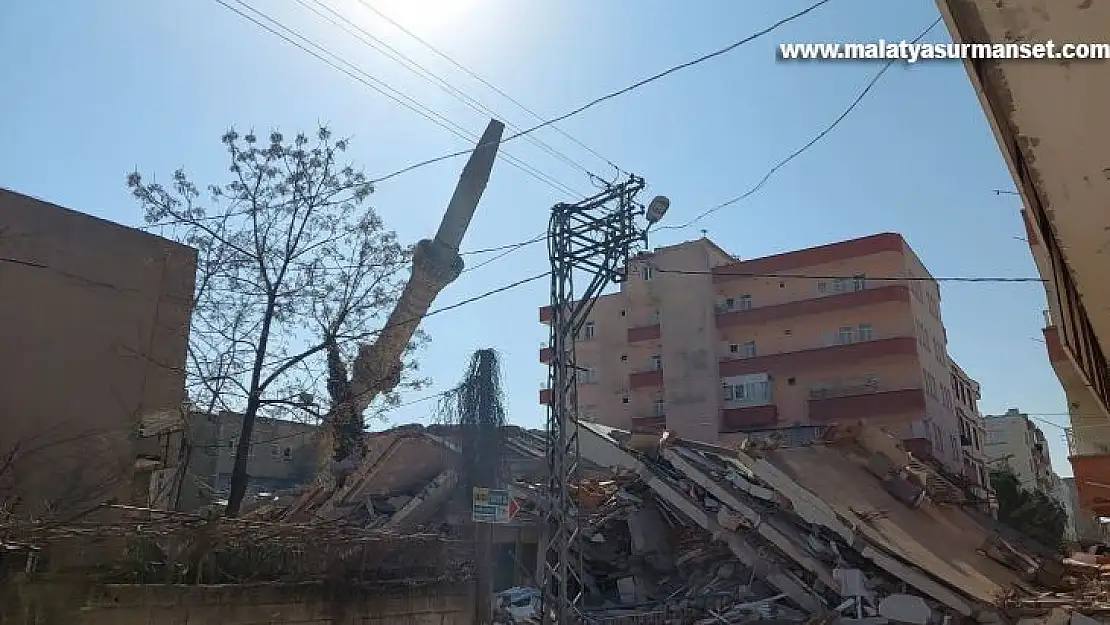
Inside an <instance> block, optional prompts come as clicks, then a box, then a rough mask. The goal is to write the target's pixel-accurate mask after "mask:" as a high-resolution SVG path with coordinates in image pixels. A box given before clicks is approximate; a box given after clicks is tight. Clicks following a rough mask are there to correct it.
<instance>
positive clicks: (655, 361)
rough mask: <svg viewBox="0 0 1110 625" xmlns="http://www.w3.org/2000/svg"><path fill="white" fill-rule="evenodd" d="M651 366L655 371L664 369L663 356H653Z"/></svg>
mask: <svg viewBox="0 0 1110 625" xmlns="http://www.w3.org/2000/svg"><path fill="white" fill-rule="evenodd" d="M651 368H652V369H653V370H655V371H662V370H663V357H662V356H660V355H659V354H656V355H654V356H652V357H651Z"/></svg>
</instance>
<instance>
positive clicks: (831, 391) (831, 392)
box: [809, 380, 879, 399]
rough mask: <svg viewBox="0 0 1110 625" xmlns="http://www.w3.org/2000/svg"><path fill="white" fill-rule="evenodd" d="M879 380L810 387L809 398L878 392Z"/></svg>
mask: <svg viewBox="0 0 1110 625" xmlns="http://www.w3.org/2000/svg"><path fill="white" fill-rule="evenodd" d="M878 392H879V382H878V381H877V380H876V381H875V382H865V383H863V384H848V385H844V386H837V387H833V388H815V389H810V391H809V398H810V399H832V398H834V397H849V396H852V395H866V394H868V393H878Z"/></svg>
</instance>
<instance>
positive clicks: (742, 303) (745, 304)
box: [737, 294, 752, 310]
mask: <svg viewBox="0 0 1110 625" xmlns="http://www.w3.org/2000/svg"><path fill="white" fill-rule="evenodd" d="M737 304H738V305H739V307H740V310H751V309H752V296H751V295H748V294H744V295H741V296H740V299H739V300H738V301H737Z"/></svg>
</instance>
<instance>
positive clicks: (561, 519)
mask: <svg viewBox="0 0 1110 625" xmlns="http://www.w3.org/2000/svg"><path fill="white" fill-rule="evenodd" d="M643 189H644V180H643V179H642V178H638V177H636V176H629V178H628V180H626V181H625V182H622V183H620V184H617V185H610V186H608V188H606V189H605V190H604V191H602V192H601V193H598V194H597V195H594V196H593V197H590V198H586V199H585V200H582V201H580V202H578V203H575V204H557V205H556V206H554V207H553V208H552V209H551V220H550V222H549V225H548V230H547V243H548V251H549V253H550V258H551V308H552V319H551V343H550V347H551V351H552V357H551V365H550V372H549V374H548V377H549V382H550V387H551V403H550V404H549V406H548V413H547V414H548V417H547V436H548V441H547V465H548V476H549V482H548V501H547V504H548V505H547V509H546V511H545V512H546V517H547V518H546V521H547V524H546V530H547V545H546V551H545V553H544V559H543V563H544V569H543V572H542V577H543V603H542V613H543V622H544V623H545V624H551V623H557V624H558V625H570V624H572V623H573V624H577V623H581V622H582V620H583V619H582V607H581V599H582V592H583V588H582V551H581V549H580V546H579V539H580V534H579V523H578V506H577V505H576V503H575V502H574V501H573V500H572V498H571V494H570V485H571V484H574V483H576V482H577V476H578V461H579V456H578V379H577V374H576V372H577V366H576V364H575V353H574V341H575V337H576V336H577V335H578V332H579V330H581V328H582V326H583V324H585V322H586V319H587V317H588V316H589V314H590V310H591V309H592V308H593V305H594V303H595V302H596V301H597V298H598V297H600V295H601V292H602V290H603V289H605V287H606V286H608V285H609V284H611V283H613V282H620V281H622V280H623V279H624V277H625V272H626V270H627V266H628V261H629V259H630V257H631V254H632V250H633V247H634V246H635V247H638V246H639V245H640V244H642V245H644V246H645V247H646V245H647V228H646V227H640V226H638V225H637V223H636V222H637V221H638V218H639V217H646V220H647V225H648V226H650V225H651V224H653V223H655V222H656V221H659V219H660V218H662V217H663V214H664V213H666V211H667V208H668V207H669V206H670V201H669V200H667V199H666V198H665V197H657V198H655V199H654V200H652V202H651V204H650V206H649V207H648V208H647V209H646V210H645V209H644V207H643V206H642V205H640V204H639V203H637V202H636V196H637V195H638V194H639V193H640V191H642V190H643ZM576 275H579V276H580V277H582V278H584V279H585V284H586V287H585V289H583V290H582V292H581V294H576V293H575V276H576Z"/></svg>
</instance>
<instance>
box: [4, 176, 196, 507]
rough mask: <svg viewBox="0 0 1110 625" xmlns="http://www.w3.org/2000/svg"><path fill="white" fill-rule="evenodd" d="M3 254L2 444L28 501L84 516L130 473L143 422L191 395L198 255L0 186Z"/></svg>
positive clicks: (160, 239)
mask: <svg viewBox="0 0 1110 625" xmlns="http://www.w3.org/2000/svg"><path fill="white" fill-rule="evenodd" d="M0 258H3V259H4V261H3V262H0V293H2V296H0V333H2V336H0V356H2V358H3V362H4V363H5V365H4V367H3V369H4V373H3V376H0V417H2V419H3V424H4V427H3V428H0V450H3V451H5V452H6V451H7V450H10V449H12V448H13V447H19V448H20V449H21V450H22V451H23V452H24V454H23V455H22V456H21V460H20V462H19V463H18V464H17V467H16V472H17V473H18V475H17V476H15V477H16V481H18V482H19V485H20V487H21V488H22V489H23V490H24V493H25V497H24V499H23V502H24V504H26V505H28V506H31V507H33V508H41V507H42V505H44V503H45V502H46V501H48V500H59V501H62V502H63V504H64V505H65V506H75V507H78V508H80V507H82V506H83V505H85V504H87V502H88V501H92V500H100V499H102V498H103V497H104V496H105V494H106V493H105V492H104V491H105V490H111V491H113V492H115V491H116V489H117V488H118V485H119V482H120V480H121V479H129V478H130V472H131V469H132V467H133V465H134V452H133V449H132V441H131V436H132V434H133V431H134V430H135V429H136V427H137V423H138V415H139V414H140V413H142V412H144V411H150V410H157V409H166V408H169V409H177V408H179V407H180V406H181V404H182V401H183V400H184V392H185V389H184V374H183V369H184V364H185V354H186V345H187V335H188V324H189V311H190V309H191V301H192V292H193V280H194V273H195V260H196V259H195V252H194V250H192V249H191V248H188V247H185V246H182V245H179V244H177V243H173V242H171V241H168V240H165V239H162V238H159V237H156V236H152V235H150V234H147V233H144V232H141V231H138V230H134V229H131V228H126V227H123V226H120V225H117V224H114V223H111V222H107V221H103V220H100V219H97V218H95V217H91V216H89V215H84V214H82V213H78V212H75V211H71V210H68V209H65V208H61V207H59V206H55V205H53V204H49V203H46V202H42V201H39V200H36V199H33V198H30V197H26V196H22V195H19V194H16V193H12V192H10V191H5V190H2V189H0ZM91 458H95V459H96V461H95V462H89V459H91Z"/></svg>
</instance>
